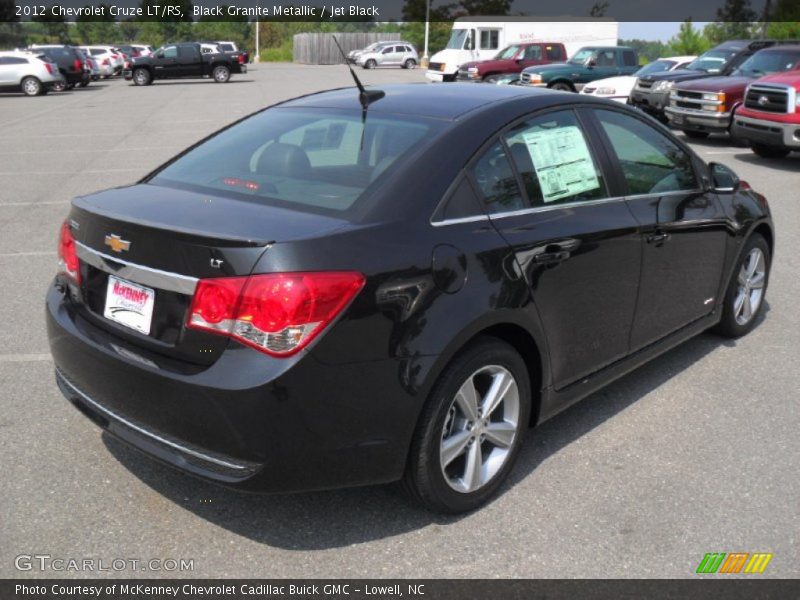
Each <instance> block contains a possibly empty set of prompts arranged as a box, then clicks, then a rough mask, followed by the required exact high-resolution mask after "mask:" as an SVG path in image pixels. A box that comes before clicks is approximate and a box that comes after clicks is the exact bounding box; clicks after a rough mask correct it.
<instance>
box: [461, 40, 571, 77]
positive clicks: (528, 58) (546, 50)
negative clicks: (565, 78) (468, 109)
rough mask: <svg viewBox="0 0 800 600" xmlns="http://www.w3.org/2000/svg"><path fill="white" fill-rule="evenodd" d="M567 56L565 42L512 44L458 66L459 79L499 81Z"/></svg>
mask: <svg viewBox="0 0 800 600" xmlns="http://www.w3.org/2000/svg"><path fill="white" fill-rule="evenodd" d="M566 58H567V50H566V48H564V44H560V43H555V42H535V43H530V44H528V43H523V44H512V45H510V46H507V47H506V48H503V49H502V50H501V51H500V52H498V53H497V55H496V56H494V58H490V59H489V60H481V61H474V62H468V63H464V64H463V65H461V66H459V67H458V74H457V75H456V79H457V80H459V81H485V82H487V83H497V81H498V80H499V79H500V78H501V77H502V76H503V75H508V74H513V73H519V72H520V71H522V70H523V69H526V68H528V67H535V66H537V65H547V64H550V63H554V62H563V61H564V60H565V59H566Z"/></svg>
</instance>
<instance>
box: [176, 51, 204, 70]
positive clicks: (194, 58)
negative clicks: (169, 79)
mask: <svg viewBox="0 0 800 600" xmlns="http://www.w3.org/2000/svg"><path fill="white" fill-rule="evenodd" d="M176 71H177V73H176V74H177V75H178V76H179V77H200V76H201V75H202V74H203V62H202V58H201V57H200V50H199V46H197V45H195V44H182V45H180V46H178V67H177V69H176Z"/></svg>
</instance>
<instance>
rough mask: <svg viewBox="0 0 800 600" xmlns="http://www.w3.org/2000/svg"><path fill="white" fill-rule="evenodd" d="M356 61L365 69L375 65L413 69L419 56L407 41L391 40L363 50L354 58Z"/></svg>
mask: <svg viewBox="0 0 800 600" xmlns="http://www.w3.org/2000/svg"><path fill="white" fill-rule="evenodd" d="M356 62H357V63H358V64H359V65H361V66H362V67H364V68H365V69H374V68H375V67H402V68H404V69H413V68H414V67H416V66H417V65H418V64H419V56H418V55H417V51H416V50H415V49H414V46H412V45H411V44H409V43H408V42H392V43H391V44H387V45H386V46H383V47H380V48H376V49H374V50H372V51H371V52H364V53H363V54H361V55H360V56H359V57H358V58H357V59H356Z"/></svg>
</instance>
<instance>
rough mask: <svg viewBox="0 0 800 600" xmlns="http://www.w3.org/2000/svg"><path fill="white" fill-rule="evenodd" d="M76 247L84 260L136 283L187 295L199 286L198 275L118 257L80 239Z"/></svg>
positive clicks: (97, 267) (190, 294)
mask: <svg viewBox="0 0 800 600" xmlns="http://www.w3.org/2000/svg"><path fill="white" fill-rule="evenodd" d="M75 247H76V249H77V254H78V258H80V259H81V260H82V261H84V262H87V263H89V264H90V265H92V266H93V267H94V268H96V269H100V270H101V271H104V272H106V273H109V274H111V275H116V276H118V277H122V278H123V279H130V280H131V281H133V282H134V283H140V284H142V285H146V286H152V287H154V288H157V289H161V290H168V291H170V292H178V293H179V294H186V295H187V296H192V295H193V294H194V290H195V288H196V287H197V281H198V279H197V278H196V277H189V276H188V275H181V274H179V273H170V272H169V271H162V270H160V269H154V268H152V267H145V266H144V265H137V264H136V263H132V262H128V261H126V260H122V259H121V258H117V257H116V256H109V255H108V254H103V253H102V252H98V251H97V250H95V249H93V248H89V246H87V245H85V244H82V243H81V242H78V241H76V242H75Z"/></svg>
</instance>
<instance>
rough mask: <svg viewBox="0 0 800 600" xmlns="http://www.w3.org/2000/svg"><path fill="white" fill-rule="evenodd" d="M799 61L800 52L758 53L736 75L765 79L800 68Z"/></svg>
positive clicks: (777, 51) (742, 65)
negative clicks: (774, 74) (771, 74)
mask: <svg viewBox="0 0 800 600" xmlns="http://www.w3.org/2000/svg"><path fill="white" fill-rule="evenodd" d="M798 60H800V52H798V51H797V50H770V51H768V52H756V53H755V54H754V55H753V56H751V57H750V58H748V59H747V60H746V61H744V62H743V63H742V64H741V66H740V67H739V68H738V69H736V71H734V75H741V76H743V77H763V76H764V75H769V74H770V73H777V72H779V71H790V70H792V69H794V68H795V67H796V66H798V65H797V63H798Z"/></svg>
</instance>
